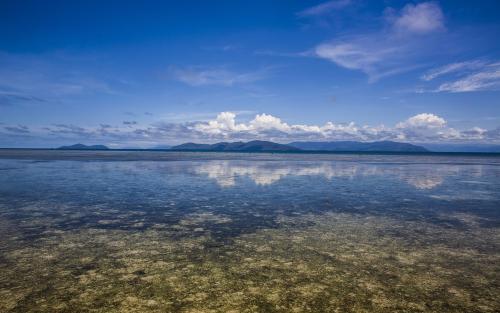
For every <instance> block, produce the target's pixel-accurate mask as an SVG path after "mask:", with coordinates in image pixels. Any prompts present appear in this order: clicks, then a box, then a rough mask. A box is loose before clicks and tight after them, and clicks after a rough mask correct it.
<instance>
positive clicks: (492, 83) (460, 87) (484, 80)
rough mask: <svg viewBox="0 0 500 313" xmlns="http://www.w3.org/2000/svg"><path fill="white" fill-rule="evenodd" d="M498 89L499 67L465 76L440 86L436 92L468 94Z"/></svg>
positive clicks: (499, 82)
mask: <svg viewBox="0 0 500 313" xmlns="http://www.w3.org/2000/svg"><path fill="white" fill-rule="evenodd" d="M498 89H500V66H499V67H496V68H491V69H485V70H483V71H480V72H477V73H474V74H470V75H467V76H465V77H463V78H461V79H459V80H456V81H453V82H448V83H444V84H442V85H440V86H439V87H438V89H437V91H438V92H443V91H444V92H470V91H483V90H498Z"/></svg>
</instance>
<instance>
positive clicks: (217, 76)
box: [170, 66, 270, 87]
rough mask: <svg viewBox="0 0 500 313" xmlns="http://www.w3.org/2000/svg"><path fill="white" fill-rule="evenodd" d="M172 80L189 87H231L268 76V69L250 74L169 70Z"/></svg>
mask: <svg viewBox="0 0 500 313" xmlns="http://www.w3.org/2000/svg"><path fill="white" fill-rule="evenodd" d="M170 72H171V74H172V76H173V77H174V79H176V80H178V81H180V82H182V83H185V84H188V85H191V86H207V85H218V86H226V87H229V86H233V85H238V84H246V83H252V82H255V81H259V80H262V79H265V78H267V77H268V76H269V72H270V69H269V68H264V69H260V70H257V71H252V72H235V71H231V70H228V69H227V68H225V67H197V66H192V67H187V68H171V69H170Z"/></svg>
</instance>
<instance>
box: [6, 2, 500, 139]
mask: <svg viewBox="0 0 500 313" xmlns="http://www.w3.org/2000/svg"><path fill="white" fill-rule="evenodd" d="M498 34H500V1H497V0H491V1H489V0H478V1H460V0H446V1H444V0H443V1H396V0H381V1H371V0H370V1H368V0H333V1H326V2H325V1H270V0H267V1H235V0H233V1H147V0H146V1H128V0H125V1H110V0H105V1H92V0H87V1H78V0H75V1H57V0H51V1H24V0H16V1H14V0H0V147H57V146H60V145H64V144H74V143H77V142H81V143H84V144H105V145H108V146H109V147H112V148H151V147H157V146H164V145H174V144H179V143H183V142H200V143H212V142H218V141H236V140H244V141H246V140H253V139H261V140H272V141H276V142H281V143H287V142H291V141H335V140H359V141H376V140H395V141H402V142H412V143H460V144H464V143H471V144H478V143H481V144H500V40H498Z"/></svg>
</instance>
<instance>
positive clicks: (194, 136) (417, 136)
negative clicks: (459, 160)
mask: <svg viewBox="0 0 500 313" xmlns="http://www.w3.org/2000/svg"><path fill="white" fill-rule="evenodd" d="M242 116H248V114H243V115H242ZM2 129H3V132H2V131H0V139H2V137H3V139H5V138H9V137H13V136H19V135H21V134H28V133H29V135H30V136H33V137H36V138H39V139H40V140H49V141H50V140H52V141H55V140H56V139H58V140H64V142H70V141H76V142H80V141H86V142H89V141H91V142H99V143H104V144H112V145H114V146H141V147H150V146H156V145H158V144H179V143H183V142H187V141H194V142H217V141H238V140H242V141H247V140H255V139H260V140H270V141H276V142H281V143H288V142H291V141H335V140H357V141H377V140H395V141H406V142H416V143H422V142H427V143H431V142H483V143H486V142H488V143H499V142H500V130H499V129H494V130H486V129H483V128H480V127H473V128H471V129H465V130H458V129H455V128H453V127H450V126H449V125H448V123H447V121H446V120H445V119H444V118H443V117H440V116H437V115H435V114H432V113H421V114H417V115H415V116H411V117H409V118H408V119H406V120H404V121H401V122H399V123H397V124H396V125H394V126H392V127H388V126H384V125H378V126H372V125H358V124H356V123H354V122H349V123H335V122H332V121H328V122H326V123H324V124H322V125H314V124H291V123H287V122H286V121H283V120H282V119H281V118H279V117H277V116H273V115H270V114H265V113H262V114H257V115H255V116H254V117H253V118H252V119H250V120H247V121H243V122H241V121H238V115H237V114H236V113H234V112H221V113H219V114H218V115H217V116H216V117H215V118H214V119H210V120H207V121H191V122H176V123H175V122H155V123H153V124H150V125H147V126H144V125H139V124H133V125H123V124H122V125H115V126H114V125H110V124H99V126H96V127H83V126H78V125H73V124H55V125H51V126H48V127H42V128H35V127H30V128H29V129H28V127H27V126H23V125H4V126H3V128H2ZM59 142H60V141H59Z"/></svg>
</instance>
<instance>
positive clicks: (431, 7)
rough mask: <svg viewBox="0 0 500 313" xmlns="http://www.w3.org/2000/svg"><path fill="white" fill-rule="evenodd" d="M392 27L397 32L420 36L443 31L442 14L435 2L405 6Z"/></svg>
mask: <svg viewBox="0 0 500 313" xmlns="http://www.w3.org/2000/svg"><path fill="white" fill-rule="evenodd" d="M393 27H394V29H396V30H398V31H405V32H414V33H421V34H423V33H429V32H434V31H438V30H443V29H444V16H443V12H442V11H441V8H440V7H439V5H438V4H437V3H435V2H422V3H419V4H416V5H413V4H407V5H406V6H405V7H404V8H403V9H402V10H401V12H400V14H399V16H397V17H396V18H395V20H394V24H393Z"/></svg>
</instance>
